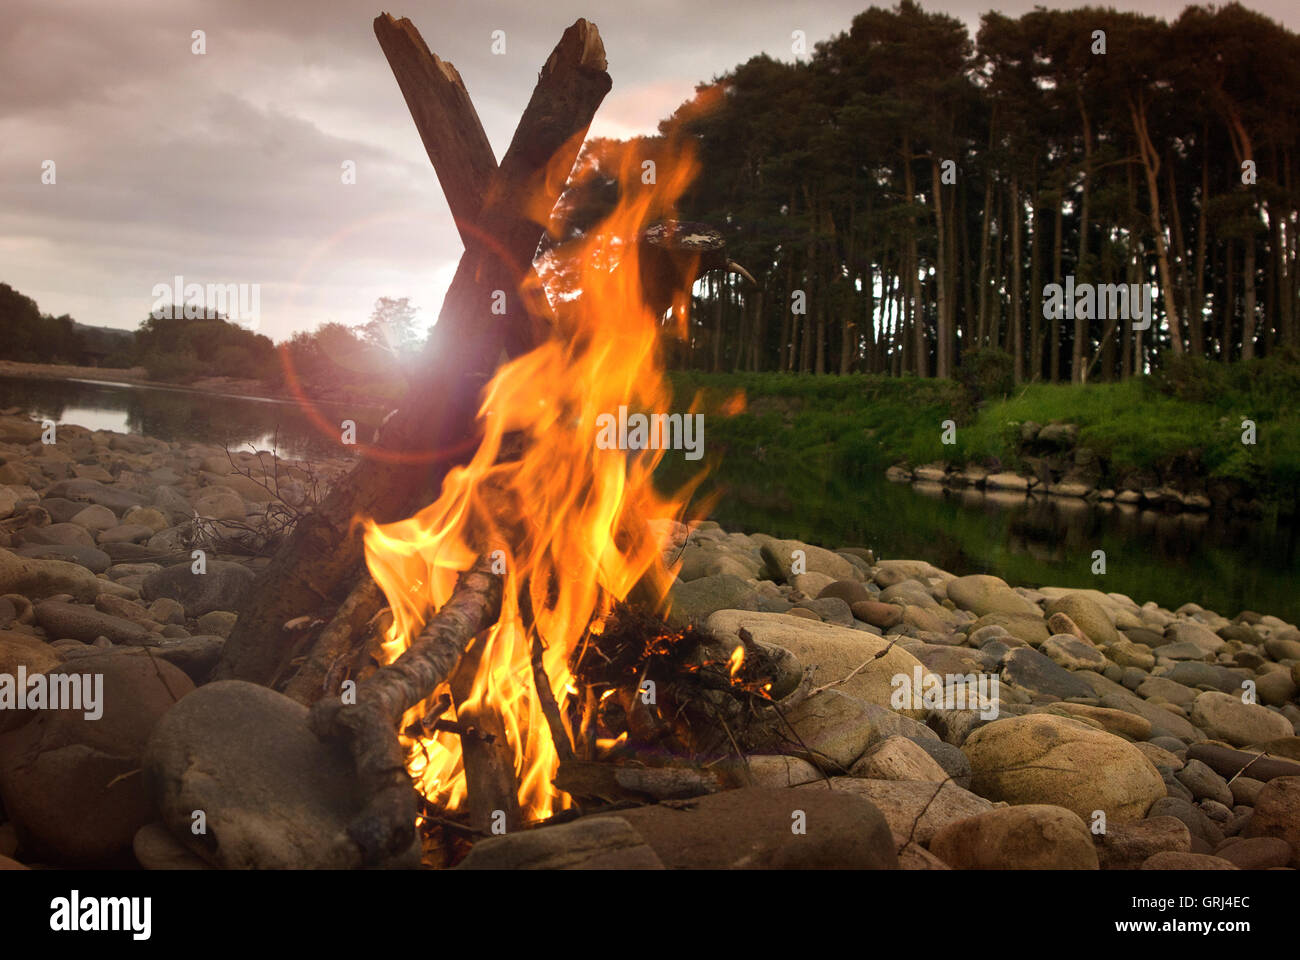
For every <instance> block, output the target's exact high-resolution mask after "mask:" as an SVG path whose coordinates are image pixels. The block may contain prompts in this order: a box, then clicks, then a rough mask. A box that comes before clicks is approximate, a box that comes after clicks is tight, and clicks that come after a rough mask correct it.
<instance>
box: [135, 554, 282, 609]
mask: <svg viewBox="0 0 1300 960" xmlns="http://www.w3.org/2000/svg"><path fill="white" fill-rule="evenodd" d="M255 579H256V577H255V576H254V574H253V571H251V570H249V569H248V568H247V567H244V566H241V565H239V564H238V563H231V562H229V561H227V560H209V561H207V572H205V573H195V572H194V570H193V565H192V564H189V563H178V564H175V565H173V566H170V567H164V568H163V569H161V570H158V571H156V572H154V573H151V574H149V575H148V576H147V577H145V578H144V587H143V589H142V590H141V594H142V595H143V596H144V598H145V600H150V601H152V600H157V599H158V598H159V597H168V598H170V599H172V600H177V601H179V602H180V603H181V604H183V605H184V607H185V615H186V616H187V617H190V618H197V617H201V616H203V614H205V613H211V612H212V611H213V610H238V609H239V605H240V602H241V601H242V600H243V597H244V594H245V593H246V592H247V591H248V590H249V589H250V588H251V587H252V584H253V581H254V580H255Z"/></svg>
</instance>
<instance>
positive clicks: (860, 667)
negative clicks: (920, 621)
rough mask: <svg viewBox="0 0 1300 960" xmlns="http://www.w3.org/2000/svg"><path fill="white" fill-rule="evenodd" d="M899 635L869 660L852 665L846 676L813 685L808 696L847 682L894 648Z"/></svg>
mask: <svg viewBox="0 0 1300 960" xmlns="http://www.w3.org/2000/svg"><path fill="white" fill-rule="evenodd" d="M901 636H902V634H901V633H900V634H898V636H896V637H894V639H893V640H890V641H889V643H887V644H885V646H884V648H883V649H881V650H878V651H877V652H876V653H875V654H874V655H873V656H872V657H871V658H870V659H869V660H867V661H866V662H865V663H862V664H859V665H858V666H856V667H854V668H853V670H852V672H851V673H849V675H848V676H845V677H840V678H839V679H838V680H832V681H831V682H830V683H823V684H822V685H821V686H820V687H814V688H813V689H812V690H811V691H809V693H808V696H809V697H815V696H817V694H819V693H821V692H822V691H824V690H829V689H830V688H831V687H838V686H839V685H840V684H841V683H848V682H849V681H850V680H852V679H853V678H854V677H856V676H857V675H858V674H859V673H861V672H862V671H863V670H865V669H866V668H867V667H869V666H871V664H873V663H875V662H876V661H877V660H879V659H880V658H881V657H883V656H884V655H885V654H887V653H889V651H890V650H892V649H893V648H894V644H896V643H897V642H898V638H899V637H901Z"/></svg>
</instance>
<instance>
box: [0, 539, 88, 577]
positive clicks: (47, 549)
mask: <svg viewBox="0 0 1300 960" xmlns="http://www.w3.org/2000/svg"><path fill="white" fill-rule="evenodd" d="M14 553H16V554H18V556H20V557H32V558H33V559H37V560H62V561H64V562H65V563H75V564H79V565H80V566H83V567H85V568H86V569H87V570H89V571H90V572H91V573H103V572H104V571H105V570H107V569H108V568H109V565H110V564H111V563H112V562H113V561H112V560H111V559H110V558H109V556H108V554H106V553H104V551H102V550H96V549H95V548H94V547H85V546H81V545H78V544H57V543H33V544H28V545H26V546H22V547H15V548H14Z"/></svg>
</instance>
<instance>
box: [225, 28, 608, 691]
mask: <svg viewBox="0 0 1300 960" xmlns="http://www.w3.org/2000/svg"><path fill="white" fill-rule="evenodd" d="M380 19H381V20H383V18H382V17H381V18H380ZM376 29H377V32H379V33H380V34H381V42H382V37H383V35H384V33H385V32H390V31H387V27H386V25H377V27H376ZM402 32H403V33H404V34H405V35H406V38H407V39H406V43H407V46H408V49H410V47H411V46H412V45H413V44H414V43H415V40H414V39H413V38H412V36H411V34H413V29H412V30H411V31H407V30H406V29H405V28H402ZM415 37H418V35H415ZM390 46H391V47H392V48H393V49H397V44H396V40H393V41H392V42H390ZM419 46H420V47H421V48H423V49H422V50H421V51H419V52H420V53H421V55H422V53H423V52H427V48H424V47H423V43H422V42H421V43H420V44H419ZM429 57H430V58H432V54H429ZM400 62H401V61H400V60H399V63H400ZM605 67H606V63H605V56H604V48H603V45H602V43H601V40H600V34H599V32H598V31H597V30H596V27H595V26H594V25H593V24H591V23H589V22H587V21H586V20H578V21H577V22H576V23H574V24H573V26H571V27H569V29H568V30H566V31H565V33H564V36H563V38H561V40H560V42H559V44H558V45H557V46H556V47H555V50H554V51H553V52H552V54H551V56H550V58H549V59H548V60H547V62H546V65H545V66H544V67H543V68H542V71H541V74H540V75H539V77H538V82H537V86H536V88H535V89H534V91H533V96H532V99H531V100H530V101H529V103H528V107H527V108H526V109H525V111H524V115H523V117H522V119H521V120H520V123H519V126H518V128H517V129H516V131H515V136H514V139H513V140H512V141H511V143H510V147H509V149H508V150H507V151H506V155H505V157H504V158H503V159H502V162H501V166H500V168H499V169H498V170H496V171H495V172H493V171H486V170H485V167H486V156H485V155H484V154H483V151H482V145H481V144H479V145H478V146H474V145H473V143H474V142H475V141H476V140H477V137H476V136H469V137H467V138H466V137H465V135H463V134H459V133H457V132H456V127H457V125H458V124H460V123H462V122H464V121H465V119H466V116H467V111H472V108H471V107H470V105H469V103H468V98H467V97H465V98H461V97H460V95H459V89H452V88H462V89H463V87H462V86H461V85H459V83H458V81H459V78H458V76H456V77H454V78H453V76H452V74H453V73H454V71H448V70H443V69H441V68H438V67H437V64H436V63H435V64H433V66H432V68H431V69H425V70H423V71H422V72H421V73H420V74H419V76H420V79H419V80H418V82H419V83H423V84H425V85H426V86H431V87H432V88H434V89H437V88H439V87H442V88H444V92H445V94H446V95H445V96H442V97H441V98H440V102H441V103H442V104H443V105H444V107H446V108H447V109H445V110H443V111H441V112H439V111H437V110H433V109H430V110H428V111H427V112H426V111H424V109H423V108H422V111H421V114H420V116H419V117H417V122H418V123H420V124H422V125H423V126H422V129H421V135H422V137H423V138H424V139H425V141H426V144H427V143H429V142H433V141H439V146H438V147H437V148H436V149H435V155H434V157H433V159H434V162H435V163H437V162H439V160H440V158H441V160H442V163H443V167H442V171H446V172H447V176H446V177H445V178H444V180H443V184H444V187H448V188H449V189H450V192H449V194H448V202H449V203H451V204H452V209H453V210H455V211H461V212H466V211H469V210H471V209H472V207H473V201H474V198H473V197H472V196H471V194H472V193H474V192H475V191H477V190H478V189H479V187H480V186H481V184H482V182H483V180H484V179H485V178H486V177H487V176H488V175H490V186H489V187H488V189H487V195H486V196H485V197H484V199H483V200H482V206H481V210H480V214H479V216H478V217H477V219H476V221H475V226H474V227H473V229H472V230H470V229H469V227H468V225H467V224H468V223H469V221H466V220H464V219H461V218H460V217H459V216H458V223H459V224H460V225H461V227H462V230H463V231H466V232H470V233H472V234H473V236H474V238H475V240H474V242H473V243H471V244H470V245H469V246H468V247H467V248H466V251H465V254H464V256H463V257H462V258H461V262H460V266H459V268H458V269H457V271H456V275H455V278H454V279H453V281H452V284H451V288H450V289H449V291H448V293H447V297H446V300H445V302H444V304H443V309H442V312H441V314H440V315H439V321H438V323H437V325H436V326H435V327H434V332H433V335H432V336H431V337H430V346H429V350H428V354H427V355H428V357H429V364H430V371H429V375H428V376H427V377H426V378H425V379H424V380H422V381H421V382H420V383H419V384H417V385H415V387H414V388H413V390H412V392H411V394H410V396H408V398H407V399H406V401H405V403H404V404H403V405H402V407H401V409H399V410H398V411H397V413H396V414H394V415H393V416H392V417H391V419H390V420H389V421H388V423H387V424H386V425H385V427H384V430H383V433H382V436H381V439H380V446H379V448H378V449H376V450H374V451H372V453H373V456H370V457H367V458H365V459H363V461H362V462H361V463H359V464H358V465H357V466H356V467H355V468H354V469H353V471H352V472H351V473H350V474H348V475H347V477H345V478H344V479H343V480H341V481H340V482H339V483H337V484H336V485H335V486H334V487H333V489H332V490H331V491H330V493H329V495H328V496H327V498H326V499H325V501H324V502H323V503H321V504H320V506H319V507H317V509H315V510H313V511H312V512H311V513H309V514H308V515H307V516H305V517H304V518H303V519H302V520H301V521H299V523H298V524H297V526H296V527H295V528H294V531H293V533H292V534H291V535H290V537H289V539H288V540H287V541H286V543H285V544H284V546H283V547H282V548H281V549H280V550H279V551H278V552H277V553H276V555H275V557H274V558H273V559H272V561H271V564H270V565H269V566H268V567H267V569H266V571H265V572H264V573H263V574H262V576H261V578H260V585H259V589H258V590H257V591H256V592H254V593H253V594H252V595H251V596H250V597H249V599H248V600H247V602H246V603H245V605H244V607H243V609H242V610H241V611H240V616H239V620H238V622H237V624H236V626H235V629H234V632H233V633H232V634H231V636H230V639H229V640H228V641H227V643H226V646H225V648H224V650H223V652H222V659H221V662H220V663H219V665H218V668H217V678H218V679H242V680H249V681H253V682H255V683H263V684H266V683H269V682H270V681H271V680H272V678H273V677H275V676H276V675H277V674H278V673H279V672H280V671H281V669H282V668H283V666H284V665H285V663H286V661H287V660H288V659H289V656H290V651H289V650H288V649H287V648H288V647H289V646H290V644H291V638H290V637H286V636H285V634H284V633H283V631H282V630H281V629H280V628H281V625H282V624H284V623H286V622H288V621H289V620H291V619H293V618H295V617H297V616H299V615H301V614H302V613H304V612H305V611H309V610H315V609H319V608H320V606H321V605H322V604H324V605H327V606H331V607H332V606H335V605H336V604H337V603H338V599H339V594H340V593H341V592H342V589H343V585H344V584H345V583H348V582H349V581H351V580H354V579H355V578H356V576H357V575H358V573H359V571H360V569H361V566H362V563H361V560H362V538H361V530H360V527H359V525H358V524H357V522H356V521H357V519H358V518H359V517H373V518H376V519H377V520H380V521H387V520H394V519H398V518H400V517H405V516H408V515H410V514H411V513H412V512H414V510H416V509H417V508H418V507H419V506H420V505H421V504H422V503H424V502H427V494H428V492H429V491H430V490H437V489H438V487H439V486H440V484H441V482H442V478H443V477H444V476H445V475H446V472H447V471H448V470H449V469H450V467H451V466H452V465H453V464H454V463H455V462H458V461H460V460H461V459H463V458H464V457H466V456H467V455H468V454H469V453H470V452H471V451H472V449H473V446H474V442H473V438H474V431H475V414H476V413H477V407H478V400H479V392H480V390H481V389H482V387H483V386H484V384H485V383H486V382H487V381H488V379H489V378H490V377H491V375H492V372H493V370H494V369H495V368H496V365H497V361H498V359H499V357H500V355H501V352H502V350H503V349H509V350H511V351H512V352H517V351H519V350H521V349H522V348H523V346H524V345H525V344H526V343H527V342H528V340H529V337H530V336H532V335H533V328H534V327H535V326H536V325H537V309H538V308H537V301H538V300H539V299H544V298H540V297H539V296H537V295H536V294H537V292H536V291H534V296H533V297H532V298H531V299H530V298H529V297H527V296H520V297H517V298H516V300H517V301H519V304H518V309H515V310H514V311H513V313H512V314H511V315H508V316H507V317H504V318H502V317H494V316H493V315H492V314H491V304H492V291H493V290H497V289H503V290H518V284H519V282H520V281H521V280H523V279H524V278H526V277H527V276H528V271H529V270H530V269H531V263H532V258H533V255H534V253H535V252H536V250H537V245H538V242H539V240H540V239H541V236H542V232H543V226H542V225H541V224H539V223H538V222H537V219H536V212H537V211H538V210H539V209H540V210H545V211H548V212H549V210H550V209H551V207H553V206H554V204H555V200H556V199H557V197H558V194H559V192H560V190H561V188H562V186H563V183H564V176H563V173H567V172H568V170H569V168H570V167H571V166H572V165H573V162H574V160H575V159H576V157H577V153H578V149H579V146H580V145H581V143H582V140H583V137H584V136H585V134H586V130H587V127H588V126H589V125H590V123H591V119H592V116H593V115H594V113H595V110H596V107H597V106H598V105H599V104H600V102H601V100H603V99H604V96H605V94H606V93H607V92H608V91H609V88H610V78H609V74H608V73H607V72H606V70H605ZM402 70H403V72H402V73H399V83H400V82H401V78H402V76H405V75H407V74H406V72H405V71H406V68H405V67H403V68H402ZM439 78H441V79H439ZM416 82H417V81H414V80H411V79H410V78H409V77H408V85H411V84H415V83H416ZM409 88H410V89H412V90H415V89H416V87H415V86H410V87H409ZM419 102H420V103H421V104H423V103H424V98H423V97H420V99H419ZM460 139H465V142H466V143H467V144H469V146H464V147H463V149H466V150H473V151H474V152H475V154H476V155H475V156H469V155H467V154H464V153H461V152H459V151H460V149H462V148H458V147H456V146H454V145H455V144H457V143H458V142H460ZM444 140H445V146H446V149H445V150H444V149H443V144H442V141H444ZM558 169H562V171H563V173H562V174H561V175H560V176H558V177H557V176H548V175H547V174H548V173H549V172H553V171H554V170H558ZM442 171H440V173H441V172H442ZM469 171H472V172H469ZM530 303H531V304H532V306H531V307H530ZM502 320H505V321H506V323H505V324H503V323H502V322H501V321H502Z"/></svg>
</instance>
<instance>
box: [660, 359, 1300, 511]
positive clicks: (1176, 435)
mask: <svg viewBox="0 0 1300 960" xmlns="http://www.w3.org/2000/svg"><path fill="white" fill-rule="evenodd" d="M671 379H672V383H673V387H674V392H675V395H676V397H677V398H678V402H679V403H680V404H681V405H682V406H683V407H685V406H686V405H687V404H688V403H689V402H690V399H691V398H692V397H693V396H695V394H696V393H697V392H699V393H701V395H702V397H703V399H704V409H705V411H706V412H710V413H713V414H719V415H713V416H710V417H709V420H708V435H707V440H706V451H709V452H710V453H714V454H720V455H722V456H723V457H724V458H725V459H727V460H733V459H736V458H739V459H745V460H749V461H755V462H759V463H781V462H784V463H788V464H803V469H806V470H809V471H812V472H819V471H822V470H825V471H830V472H834V473H837V474H840V475H842V476H847V477H853V476H857V475H860V474H861V473H862V472H863V471H873V472H874V471H882V470H884V469H885V468H886V467H887V466H889V465H890V464H893V463H899V462H904V463H908V464H912V465H919V464H924V463H931V462H944V463H949V464H963V463H970V462H976V463H981V464H984V465H986V466H989V467H992V468H997V469H1018V468H1021V467H1023V466H1024V465H1025V464H1024V458H1025V454H1024V452H1023V451H1022V449H1021V445H1020V442H1019V436H1020V425H1021V424H1022V423H1024V422H1026V421H1035V422H1037V423H1039V424H1047V423H1051V422H1053V421H1065V422H1070V423H1075V424H1078V426H1079V438H1078V445H1079V446H1081V447H1086V448H1088V449H1090V450H1092V451H1093V452H1094V453H1096V454H1097V455H1098V457H1100V458H1101V460H1102V462H1103V464H1104V469H1105V473H1106V477H1107V478H1108V479H1109V480H1112V481H1114V480H1115V479H1117V478H1122V477H1124V476H1126V475H1130V474H1142V475H1144V476H1150V477H1154V478H1156V479H1157V481H1158V482H1176V483H1180V484H1183V485H1186V484H1187V482H1188V481H1189V480H1193V481H1202V482H1208V481H1212V480H1222V481H1232V482H1236V483H1240V484H1244V485H1245V486H1247V487H1249V488H1250V489H1251V490H1252V491H1253V492H1254V493H1256V494H1257V495H1258V496H1259V497H1260V498H1261V499H1263V500H1264V501H1265V502H1268V503H1274V504H1276V503H1294V501H1295V497H1296V490H1297V488H1300V408H1298V407H1297V405H1296V399H1297V397H1300V364H1297V363H1295V362H1291V361H1288V360H1287V359H1285V358H1280V357H1279V358H1270V359H1267V360H1262V361H1254V362H1250V363H1242V364H1237V365H1234V366H1233V367H1229V368H1225V367H1221V366H1219V365H1217V364H1210V363H1204V362H1195V361H1189V362H1187V363H1185V364H1182V365H1179V366H1178V367H1176V368H1173V369H1170V370H1167V371H1165V372H1163V373H1161V374H1158V375H1155V376H1151V377H1144V378H1139V379H1134V380H1129V381H1126V382H1123V383H1097V384H1086V385H1072V384H1030V385H1025V386H1022V387H1019V388H1017V389H1015V390H1014V391H1013V392H1011V393H1010V394H1009V395H1007V396H1003V397H995V398H993V399H989V400H984V401H979V400H977V399H976V397H975V396H974V394H973V393H972V392H971V391H970V390H968V389H967V388H965V387H963V386H962V385H960V384H958V383H957V382H955V381H943V380H921V379H918V378H913V377H902V378H897V377H876V376H856V375H855V376H847V377H839V376H820V377H813V376H797V375H789V374H700V373H677V374H673V375H671ZM737 392H743V393H744V395H745V398H746V403H745V409H744V411H743V412H742V413H739V414H736V415H733V416H723V415H720V411H721V409H722V408H723V406H724V404H725V403H726V402H727V400H728V399H729V398H732V397H734V396H735V394H736V393H737ZM1243 419H1250V420H1253V421H1254V422H1255V424H1256V443H1255V444H1253V445H1248V444H1244V443H1243V442H1242V421H1243ZM946 420H953V421H955V423H956V424H957V430H956V443H954V444H944V443H943V442H942V431H943V423H944V421H946Z"/></svg>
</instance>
